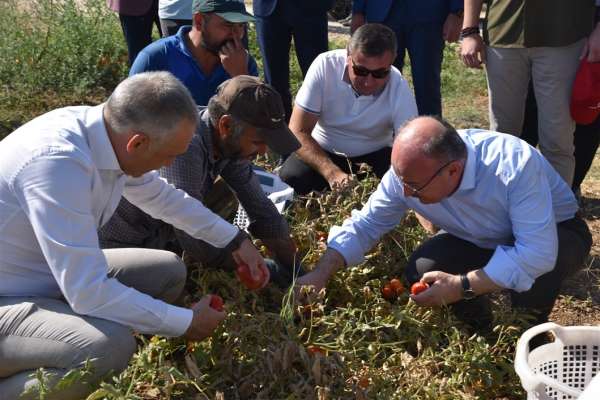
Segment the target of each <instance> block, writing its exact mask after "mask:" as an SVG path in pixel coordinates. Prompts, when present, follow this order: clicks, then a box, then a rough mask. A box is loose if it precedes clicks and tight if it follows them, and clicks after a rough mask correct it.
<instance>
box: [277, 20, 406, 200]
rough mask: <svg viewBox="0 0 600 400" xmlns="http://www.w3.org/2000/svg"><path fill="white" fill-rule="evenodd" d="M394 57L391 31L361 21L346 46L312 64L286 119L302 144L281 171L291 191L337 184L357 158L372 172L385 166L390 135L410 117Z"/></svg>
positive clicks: (380, 171) (347, 175)
mask: <svg viewBox="0 0 600 400" xmlns="http://www.w3.org/2000/svg"><path fill="white" fill-rule="evenodd" d="M395 57H396V37H395V35H394V32H393V31H392V30H391V29H389V28H388V27H386V26H384V25H381V24H365V25H363V26H361V27H360V28H359V29H357V30H356V32H354V34H353V35H352V37H351V38H350V42H349V43H348V48H347V49H342V50H333V51H328V52H326V53H322V54H321V55H319V56H318V57H317V58H316V59H315V61H314V62H313V63H312V65H311V66H310V68H309V70H308V73H307V74H306V78H305V80H304V82H303V84H302V87H301V88H300V91H299V92H298V95H297V96H296V101H295V105H294V109H293V111H292V117H291V119H290V129H291V130H292V132H294V134H295V135H296V137H297V138H298V140H299V141H300V143H301V144H302V147H301V148H300V149H299V150H298V151H296V152H295V153H294V154H292V155H291V156H290V157H289V158H288V159H287V160H286V162H285V163H284V164H283V166H282V168H281V171H280V175H281V178H282V179H283V180H284V181H285V182H286V183H288V184H289V185H290V186H292V187H293V188H294V189H295V190H296V192H297V193H300V194H304V193H308V192H310V191H311V190H324V189H326V188H327V187H333V186H336V185H343V184H344V183H345V182H346V181H347V180H348V179H349V178H350V174H351V173H355V172H356V171H357V169H358V164H360V163H367V164H369V165H370V166H371V167H372V168H373V171H374V173H375V174H376V175H377V176H378V177H381V176H383V174H384V173H385V172H386V171H387V170H388V169H389V166H390V156H391V145H392V141H393V136H394V132H396V131H397V129H398V128H399V127H400V126H401V125H402V124H403V123H404V121H406V120H408V119H410V118H412V117H414V116H416V115H417V106H416V103H415V99H414V97H413V94H412V91H411V90H410V88H409V87H408V83H407V82H406V80H404V78H402V75H401V74H400V71H398V70H397V69H396V68H395V67H393V66H392V63H393V61H394V59H395ZM350 168H352V171H351V170H350Z"/></svg>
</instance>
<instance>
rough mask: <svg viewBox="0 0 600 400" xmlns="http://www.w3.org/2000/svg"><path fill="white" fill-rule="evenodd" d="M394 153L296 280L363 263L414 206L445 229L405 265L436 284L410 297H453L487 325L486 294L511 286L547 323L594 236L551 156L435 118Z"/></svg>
mask: <svg viewBox="0 0 600 400" xmlns="http://www.w3.org/2000/svg"><path fill="white" fill-rule="evenodd" d="M391 161H392V168H390V170H389V171H388V172H387V173H386V175H385V176H384V177H383V179H382V181H381V183H380V185H379V187H378V188H377V190H376V191H375V192H374V193H373V194H372V195H371V197H370V198H369V200H368V202H367V203H366V204H365V206H364V207H363V209H362V210H360V211H357V212H353V213H352V216H351V217H350V218H348V219H347V220H346V221H344V223H343V225H342V226H341V227H339V226H335V227H333V228H332V229H331V231H330V233H329V238H328V249H327V251H326V252H325V254H324V255H323V257H322V258H321V259H320V260H319V262H318V263H317V265H316V267H315V269H314V270H313V271H312V272H310V273H309V274H307V275H305V276H303V277H301V278H299V279H298V285H314V286H316V288H317V290H320V289H321V288H322V287H324V286H325V284H326V282H327V280H328V279H329V277H330V276H331V275H332V274H333V273H335V271H337V270H338V269H340V268H342V267H343V266H345V265H355V264H359V263H361V262H363V261H364V254H365V253H366V252H368V251H369V250H370V249H371V248H372V247H373V246H374V245H375V243H376V242H377V241H378V240H379V238H380V237H381V236H382V235H383V234H385V233H386V232H388V231H390V230H392V229H393V228H394V227H396V226H397V225H398V224H399V223H400V222H401V220H402V218H403V216H404V214H405V212H406V211H407V210H408V209H413V210H415V211H416V212H418V213H420V214H421V215H423V216H425V217H426V218H427V219H429V220H430V221H432V222H433V223H435V224H436V225H438V226H440V227H441V228H442V231H440V232H439V233H438V234H436V235H435V236H433V237H431V238H430V239H428V240H427V241H425V242H424V243H423V244H422V245H421V246H419V247H418V248H417V249H416V250H415V252H414V253H413V254H412V255H411V256H410V258H409V260H408V263H407V266H406V269H405V275H406V279H407V280H408V282H409V283H410V284H412V283H414V282H416V281H419V280H421V281H424V282H427V283H428V284H429V285H430V288H429V289H427V290H426V291H424V292H422V293H420V294H418V295H416V296H412V298H413V300H414V301H415V302H417V304H419V305H422V306H429V307H434V306H441V305H444V304H446V305H450V304H452V309H453V311H454V312H455V313H456V315H457V317H459V318H460V319H462V320H463V321H465V322H467V323H469V324H471V325H472V326H473V327H474V328H489V326H490V323H491V312H490V305H489V299H488V298H487V296H481V295H484V294H486V293H490V292H495V291H500V290H503V289H508V290H510V295H511V300H512V305H513V307H516V308H520V309H526V310H527V312H528V313H530V314H532V315H533V316H534V322H535V323H542V322H544V321H546V320H547V318H548V315H549V313H550V311H551V310H552V307H553V305H554V301H555V300H556V297H557V296H558V292H559V289H560V286H561V283H562V282H563V281H564V279H565V278H566V277H567V276H569V275H570V274H572V273H573V272H575V271H577V269H578V268H579V267H581V265H582V264H583V262H584V260H585V259H586V257H587V256H588V254H589V250H590V247H591V243H592V238H591V235H590V232H589V230H588V227H587V225H586V224H585V222H584V221H583V220H582V219H581V218H580V217H579V216H578V215H577V210H578V206H577V201H576V200H575V196H574V195H573V192H572V191H571V189H570V188H569V186H568V185H567V184H566V183H565V181H564V180H563V179H562V178H561V177H560V176H559V175H558V173H557V172H556V171H555V170H554V168H552V166H551V165H550V163H549V162H548V161H547V160H546V159H545V158H544V157H543V156H542V155H541V154H540V153H539V152H538V151H537V150H536V149H534V148H533V147H531V146H529V145H528V144H527V143H526V142H524V141H522V140H520V139H518V138H516V137H514V136H512V135H506V134H501V133H496V132H491V131H484V130H475V129H469V130H461V131H459V132H457V131H456V130H454V128H453V127H452V126H450V125H449V124H448V123H447V122H445V121H443V120H440V119H437V118H432V117H419V118H416V119H414V120H412V121H411V122H409V123H408V124H407V125H406V126H405V127H404V128H402V130H401V131H400V132H399V134H398V137H397V138H396V139H395V142H394V146H393V150H392V158H391Z"/></svg>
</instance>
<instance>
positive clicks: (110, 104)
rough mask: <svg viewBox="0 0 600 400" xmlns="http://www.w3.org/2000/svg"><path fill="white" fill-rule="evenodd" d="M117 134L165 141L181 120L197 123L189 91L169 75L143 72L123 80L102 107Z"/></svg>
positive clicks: (194, 107) (168, 73)
mask: <svg viewBox="0 0 600 400" xmlns="http://www.w3.org/2000/svg"><path fill="white" fill-rule="evenodd" d="M105 109H106V112H107V120H108V124H109V125H110V127H111V128H112V129H113V130H114V131H115V132H116V133H117V134H125V133H128V132H131V131H132V130H137V131H140V132H143V133H145V134H146V135H148V136H149V137H150V138H151V139H157V141H156V143H162V142H163V141H164V140H165V139H167V138H168V137H169V136H170V135H171V134H172V133H173V132H174V130H175V129H176V128H177V126H178V125H179V124H180V123H181V122H182V121H183V120H188V121H190V122H193V123H194V124H197V122H198V110H197V108H196V103H195V102H194V99H193V98H192V96H191V94H190V92H189V90H188V89H187V88H186V87H185V86H184V85H183V84H182V83H181V82H180V81H179V80H178V79H177V78H176V77H175V76H173V75H172V74H171V73H170V72H165V71H160V72H143V73H140V74H136V75H133V76H131V77H129V78H127V79H125V80H124V81H122V82H121V83H120V84H119V85H118V86H117V87H116V89H115V90H114V92H113V93H112V94H111V95H110V97H109V98H108V101H107V102H106V106H105Z"/></svg>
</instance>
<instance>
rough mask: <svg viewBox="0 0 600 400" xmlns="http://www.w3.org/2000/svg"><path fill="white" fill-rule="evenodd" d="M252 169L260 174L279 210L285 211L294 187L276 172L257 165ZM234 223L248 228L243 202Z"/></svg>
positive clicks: (261, 182) (268, 194)
mask: <svg viewBox="0 0 600 400" xmlns="http://www.w3.org/2000/svg"><path fill="white" fill-rule="evenodd" d="M252 169H253V170H254V173H255V174H256V176H258V180H259V182H260V186H261V188H262V190H263V191H264V192H265V194H266V195H267V197H268V198H269V199H270V200H271V201H272V202H273V204H274V205H275V208H277V211H279V213H280V214H281V213H283V210H284V208H285V205H286V203H287V202H288V201H292V200H293V199H294V189H293V188H291V187H290V186H289V185H288V184H286V183H285V182H283V181H282V180H281V178H280V177H279V176H277V175H275V174H272V173H270V172H267V171H265V170H264V169H262V168H260V167H257V166H253V167H252ZM233 224H234V225H236V226H237V227H239V228H240V229H243V230H248V226H249V225H250V221H249V219H248V214H247V213H246V210H244V207H242V205H241V204H240V205H239V206H238V209H237V213H236V214H235V217H234V218H233Z"/></svg>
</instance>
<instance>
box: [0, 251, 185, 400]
mask: <svg viewBox="0 0 600 400" xmlns="http://www.w3.org/2000/svg"><path fill="white" fill-rule="evenodd" d="M104 254H105V256H106V259H107V261H108V265H109V276H110V277H114V278H116V279H118V280H119V281H120V282H121V283H123V284H125V285H127V286H130V287H133V288H135V289H137V290H139V291H141V292H143V293H146V294H148V295H150V296H152V297H155V298H158V299H161V300H164V301H167V302H172V301H174V300H175V299H177V297H179V295H180V294H181V291H182V290H183V286H184V284H185V278H186V269H185V266H184V264H183V262H182V261H181V259H180V258H179V257H177V256H176V255H175V254H173V253H171V252H168V251H163V250H148V249H110V250H104ZM132 333H133V332H132V330H131V329H130V328H129V327H126V326H123V325H120V324H118V323H115V322H112V321H109V320H105V319H100V318H94V317H90V316H85V315H79V314H76V313H75V312H74V311H73V310H72V309H71V307H69V305H68V304H67V303H66V301H65V300H64V299H55V298H43V297H0V399H1V400H12V399H17V398H18V399H37V398H39V395H38V391H37V386H38V384H39V382H38V379H37V378H36V377H34V376H32V374H35V372H36V370H37V369H38V368H44V370H45V371H46V372H48V373H49V376H48V380H47V381H46V383H47V385H48V386H49V387H53V386H54V385H55V383H56V382H58V381H59V380H60V378H61V377H63V376H64V375H65V374H66V373H67V372H68V371H70V370H72V369H76V368H81V367H82V366H83V365H84V364H85V363H86V361H89V362H90V365H91V366H92V369H91V374H90V375H88V376H87V377H86V379H85V381H84V382H81V381H78V382H76V383H74V384H72V385H70V386H68V387H66V388H64V389H60V390H59V389H55V390H53V391H51V392H50V393H49V394H48V395H47V396H46V397H45V399H47V400H53V399H60V400H69V399H82V398H85V397H86V396H87V394H89V393H90V392H91V391H93V390H94V386H95V385H96V384H97V383H98V382H99V381H100V380H101V379H103V378H105V377H107V376H108V375H109V374H111V373H119V372H121V371H122V370H123V369H125V368H126V367H127V364H128V362H129V359H130V358H131V356H132V355H133V353H134V352H135V350H136V347H137V346H136V342H135V339H134V337H133V335H132ZM24 391H26V392H27V393H26V394H25V395H21V394H22V393H23V392H24Z"/></svg>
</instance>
